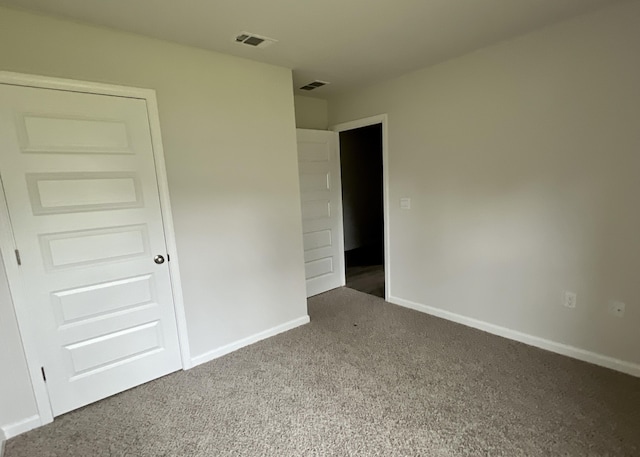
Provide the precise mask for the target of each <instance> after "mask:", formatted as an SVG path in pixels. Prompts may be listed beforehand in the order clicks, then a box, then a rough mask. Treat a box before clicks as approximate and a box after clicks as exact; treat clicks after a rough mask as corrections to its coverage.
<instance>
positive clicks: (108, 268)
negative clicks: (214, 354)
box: [0, 85, 181, 415]
mask: <svg viewBox="0 0 640 457" xmlns="http://www.w3.org/2000/svg"><path fill="white" fill-rule="evenodd" d="M147 116H148V115H147V107H146V102H145V101H144V100H140V99H133V98H122V97H113V96H104V95H92V94H82V93H75V92H65V91H60V90H50V89H38V88H30V87H18V86H10V85H0V173H1V177H2V183H3V186H4V192H5V196H6V201H7V206H8V209H9V214H10V217H11V226H12V228H13V235H14V238H15V243H16V246H17V247H18V250H19V253H20V258H21V263H22V265H21V267H20V270H21V272H22V281H23V284H22V285H21V286H22V287H23V289H24V294H23V295H24V297H25V298H26V300H25V303H21V304H19V305H20V306H26V307H27V308H28V312H29V314H30V317H31V319H32V323H33V326H34V329H35V330H36V332H37V335H38V339H39V341H38V351H39V355H40V358H41V360H42V361H43V366H44V371H45V373H46V384H47V389H48V391H49V396H50V400H51V406H52V409H53V413H54V415H60V414H62V413H65V412H67V411H70V410H73V409H76V408H79V407H82V406H84V405H86V404H88V403H91V402H94V401H97V400H100V399H102V398H104V397H107V396H109V395H113V394H115V393H118V392H121V391H123V390H125V389H128V388H130V387H133V386H136V385H139V384H142V383H144V382H147V381H149V380H152V379H154V378H157V377H160V376H163V375H165V374H168V373H170V372H172V371H175V370H178V369H179V368H181V360H180V350H179V344H178V336H177V329H176V321H175V315H174V306H173V299H172V291H171V283H170V278H169V271H168V264H167V261H166V257H167V255H166V252H167V250H166V246H165V237H164V232H163V225H162V219H161V217H162V215H161V211H160V202H159V196H158V185H157V179H156V173H155V166H154V158H153V150H152V143H151V134H150V130H149V120H148V117H147ZM3 254H4V257H5V261H7V259H10V258H11V257H13V253H3ZM155 256H162V257H164V258H165V261H164V262H163V263H156V262H154V257H155ZM157 260H158V262H160V261H161V260H162V259H161V258H159V257H158V258H157ZM15 286H16V285H15V284H12V287H15Z"/></svg>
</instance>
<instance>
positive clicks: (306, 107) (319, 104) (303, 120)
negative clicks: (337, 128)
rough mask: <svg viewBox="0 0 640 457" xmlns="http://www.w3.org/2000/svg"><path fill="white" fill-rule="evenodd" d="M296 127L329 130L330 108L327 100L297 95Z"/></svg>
mask: <svg viewBox="0 0 640 457" xmlns="http://www.w3.org/2000/svg"><path fill="white" fill-rule="evenodd" d="M294 100H295V111H296V127H298V128H299V129H313V130H327V128H328V126H329V119H328V117H329V108H328V105H327V101H326V100H322V99H319V98H312V97H305V96H303V95H296V96H295V97H294Z"/></svg>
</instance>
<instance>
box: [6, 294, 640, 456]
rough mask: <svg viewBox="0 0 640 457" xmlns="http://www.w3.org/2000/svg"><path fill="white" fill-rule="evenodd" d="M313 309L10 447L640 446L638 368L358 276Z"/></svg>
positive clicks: (617, 451)
mask: <svg viewBox="0 0 640 457" xmlns="http://www.w3.org/2000/svg"><path fill="white" fill-rule="evenodd" d="M309 312H310V315H311V319H312V320H311V324H309V325H306V326H303V327H300V328H297V329H295V330H292V331H290V332H287V333H284V334H282V335H278V336H276V337H274V338H271V339H268V340H265V341H262V342H260V343H257V344H255V345H252V346H250V347H247V348H244V349H241V350H239V351H237V352H234V353H232V354H230V355H228V356H225V357H223V358H220V359H218V360H215V361H213V362H210V363H208V364H205V365H202V366H200V367H197V368H194V369H192V370H190V371H187V372H178V373H175V374H172V375H169V376H166V377H164V378H162V379H159V380H156V381H153V382H150V383H148V384H146V385H143V386H140V387H138V388H136V389H133V390H130V391H127V392H124V393H122V394H120V395H117V396H115V397H111V398H108V399H106V400H103V401H101V402H98V403H95V404H93V405H90V406H88V407H86V408H83V409H81V410H78V411H75V412H72V413H69V414H66V415H64V416H61V417H59V418H57V419H56V420H55V422H54V423H53V424H50V425H48V426H46V427H43V428H41V429H38V430H34V431H32V432H29V433H26V434H24V435H22V436H19V437H17V438H14V439H12V440H10V441H9V442H8V443H7V449H6V456H7V457H18V456H25V457H26V456H29V457H35V456H59V457H63V456H64V457H89V456H356V455H357V456H509V457H515V456H547V455H549V456H560V455H563V456H564V455H568V456H638V455H640V415H639V411H640V379H637V378H633V377H630V376H626V375H623V374H620V373H616V372H613V371H610V370H606V369H603V368H598V367H595V366H592V365H588V364H586V363H582V362H578V361H575V360H572V359H569V358H566V357H562V356H559V355H555V354H552V353H549V352H545V351H541V350H538V349H535V348H532V347H528V346H525V345H523V344H520V343H516V342H513V341H509V340H506V339H502V338H499V337H496V336H492V335H489V334H487V333H483V332H480V331H476V330H473V329H469V328H466V327H464V326H461V325H457V324H453V323H450V322H447V321H444V320H441V319H437V318H434V317H430V316H427V315H423V314H420V313H417V312H415V311H411V310H407V309H403V308H399V307H396V306H394V305H390V304H388V303H385V302H384V301H383V300H382V299H380V298H377V297H373V296H371V295H366V294H363V293H360V292H357V291H353V290H350V289H345V288H342V289H337V290H335V291H331V292H328V293H326V294H323V295H319V296H317V297H314V298H312V299H311V300H310V302H309Z"/></svg>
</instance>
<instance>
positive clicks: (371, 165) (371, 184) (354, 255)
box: [340, 124, 385, 297]
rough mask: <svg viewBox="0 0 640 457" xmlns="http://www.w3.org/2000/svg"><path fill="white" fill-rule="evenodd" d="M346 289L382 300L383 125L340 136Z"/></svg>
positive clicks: (351, 131)
mask: <svg viewBox="0 0 640 457" xmlns="http://www.w3.org/2000/svg"><path fill="white" fill-rule="evenodd" d="M340 167H341V173H342V207H343V216H344V249H345V265H346V276H347V278H346V279H347V287H350V288H352V289H356V290H359V291H361V292H365V293H368V294H371V295H376V296H379V297H384V290H385V283H384V210H383V165H382V124H375V125H371V126H367V127H362V128H358V129H354V130H348V131H345V132H341V133H340Z"/></svg>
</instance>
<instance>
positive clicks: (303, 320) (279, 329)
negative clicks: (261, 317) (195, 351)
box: [191, 316, 310, 367]
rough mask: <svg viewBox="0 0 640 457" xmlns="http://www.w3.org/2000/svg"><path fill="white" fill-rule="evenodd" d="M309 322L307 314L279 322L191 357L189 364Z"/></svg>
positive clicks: (213, 357) (220, 354)
mask: <svg viewBox="0 0 640 457" xmlns="http://www.w3.org/2000/svg"><path fill="white" fill-rule="evenodd" d="M309 322H310V319H309V316H303V317H300V318H298V319H294V320H292V321H289V322H285V323H284V324H280V325H277V326H275V327H272V328H270V329H268V330H264V331H262V332H259V333H256V334H254V335H251V336H248V337H247V338H243V339H241V340H238V341H236V342H234V343H231V344H227V345H226V346H222V347H221V348H218V349H214V350H212V351H209V352H205V353H204V354H201V355H197V356H195V357H192V358H191V365H192V366H193V367H195V366H196V365H201V364H203V363H206V362H210V361H211V360H213V359H217V358H218V357H222V356H223V355H227V354H229V353H230V352H233V351H236V350H238V349H240V348H243V347H245V346H249V345H250V344H253V343H257V342H258V341H260V340H264V339H265V338H269V337H272V336H275V335H277V334H278V333H282V332H286V331H287V330H291V329H293V328H296V327H299V326H301V325H304V324H308V323H309Z"/></svg>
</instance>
